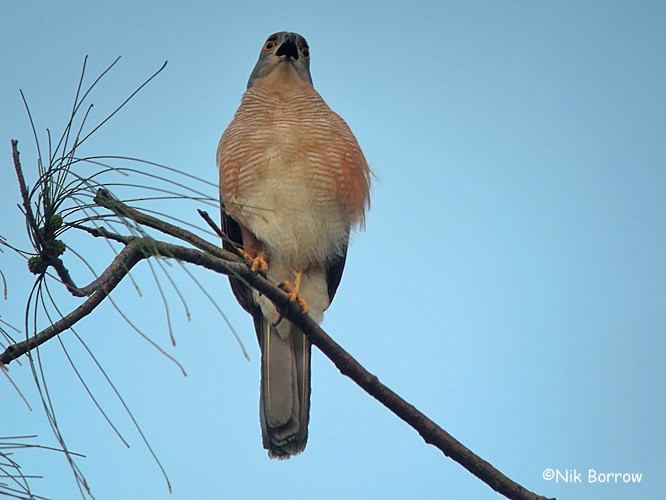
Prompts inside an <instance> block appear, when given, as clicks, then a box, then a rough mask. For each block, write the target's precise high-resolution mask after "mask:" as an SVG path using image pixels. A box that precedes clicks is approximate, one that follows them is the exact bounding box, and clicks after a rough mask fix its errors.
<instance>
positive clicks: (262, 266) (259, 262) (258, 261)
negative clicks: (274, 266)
mask: <svg viewBox="0 0 666 500" xmlns="http://www.w3.org/2000/svg"><path fill="white" fill-rule="evenodd" d="M238 252H239V253H240V254H241V255H242V256H243V257H245V258H246V259H247V260H249V261H250V262H251V263H252V271H257V270H262V271H268V261H267V260H266V258H265V257H264V255H263V254H262V253H261V252H260V253H259V254H257V256H256V257H252V255H250V254H249V253H247V252H246V251H245V250H243V249H242V248H239V249H238Z"/></svg>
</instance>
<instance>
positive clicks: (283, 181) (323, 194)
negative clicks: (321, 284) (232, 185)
mask: <svg viewBox="0 0 666 500" xmlns="http://www.w3.org/2000/svg"><path fill="white" fill-rule="evenodd" d="M272 153H273V154H271V155H269V157H270V158H271V159H270V160H269V161H268V165H267V167H266V168H265V170H264V171H263V175H262V176H261V178H259V179H257V180H256V181H255V182H253V183H252V186H251V187H250V186H248V189H246V190H245V191H244V192H243V198H244V199H237V200H236V201H237V202H239V203H240V206H241V207H242V208H241V213H242V219H243V220H244V221H245V222H246V224H247V226H248V228H249V229H250V230H251V231H252V232H253V233H254V234H255V235H256V236H257V237H258V238H259V239H260V240H261V241H262V242H263V243H264V244H265V245H266V247H267V250H268V254H269V259H270V260H271V261H276V260H277V261H280V262H281V264H283V265H284V266H285V267H288V268H291V269H304V268H306V267H307V266H308V264H312V263H320V264H324V263H325V262H326V260H327V259H330V258H331V257H333V256H335V255H340V254H341V253H342V252H343V251H344V248H345V247H346V245H347V242H348V239H349V230H350V227H351V219H350V217H349V215H348V214H347V213H346V210H345V209H344V206H343V205H342V203H340V202H339V201H338V195H337V193H336V192H335V190H334V186H332V185H331V182H330V181H329V180H327V179H326V178H322V177H321V176H317V175H316V171H315V170H314V169H313V167H312V165H310V164H308V163H306V162H303V161H302V160H299V159H296V160H295V161H293V162H291V163H288V164H285V162H284V161H281V159H280V155H279V154H278V152H277V151H275V152H272ZM246 200H247V201H246Z"/></svg>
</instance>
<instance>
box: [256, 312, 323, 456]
mask: <svg viewBox="0 0 666 500" xmlns="http://www.w3.org/2000/svg"><path fill="white" fill-rule="evenodd" d="M282 321H283V322H285V323H286V325H281V326H280V329H281V330H283V332H284V330H288V332H289V334H288V335H286V337H285V338H283V337H281V336H280V334H279V333H278V331H277V329H276V328H275V327H274V326H272V325H271V323H270V322H269V321H268V320H266V319H265V318H262V320H261V321H257V322H256V323H255V326H256V328H257V336H258V337H259V342H260V344H261V395H260V408H259V412H260V418H261V433H262V439H263V444H264V448H266V449H267V450H268V456H269V457H271V458H289V457H290V456H291V455H297V454H299V453H300V452H302V451H303V450H304V449H305V444H306V442H307V440H308V422H309V421H310V353H311V345H310V341H309V340H308V338H307V337H306V336H305V335H304V334H303V333H302V332H301V331H300V330H298V329H297V328H296V327H295V326H293V325H291V324H290V323H288V322H287V320H284V319H283V320H282ZM285 326H288V328H285Z"/></svg>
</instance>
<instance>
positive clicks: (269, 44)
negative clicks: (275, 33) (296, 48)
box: [264, 40, 275, 50]
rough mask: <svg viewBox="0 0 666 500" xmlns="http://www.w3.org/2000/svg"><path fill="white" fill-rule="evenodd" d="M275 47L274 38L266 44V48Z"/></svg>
mask: <svg viewBox="0 0 666 500" xmlns="http://www.w3.org/2000/svg"><path fill="white" fill-rule="evenodd" d="M273 47H275V42H274V41H273V40H268V41H267V42H266V45H264V50H271V49H272V48H273Z"/></svg>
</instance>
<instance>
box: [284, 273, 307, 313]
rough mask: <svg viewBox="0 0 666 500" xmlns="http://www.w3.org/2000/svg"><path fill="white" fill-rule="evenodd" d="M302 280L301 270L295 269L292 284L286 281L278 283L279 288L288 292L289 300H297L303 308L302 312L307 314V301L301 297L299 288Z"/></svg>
mask: <svg viewBox="0 0 666 500" xmlns="http://www.w3.org/2000/svg"><path fill="white" fill-rule="evenodd" d="M302 281H303V271H296V272H295V273H294V284H293V286H292V285H291V283H289V282H288V281H285V282H284V283H280V288H281V289H282V290H284V291H285V292H287V293H288V294H289V300H290V301H292V302H298V303H299V304H300V306H301V308H302V309H303V312H304V313H306V314H307V312H308V311H309V310H310V307H309V306H308V303H307V302H306V301H305V299H304V298H303V297H301V293H300V289H301V282H302Z"/></svg>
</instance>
